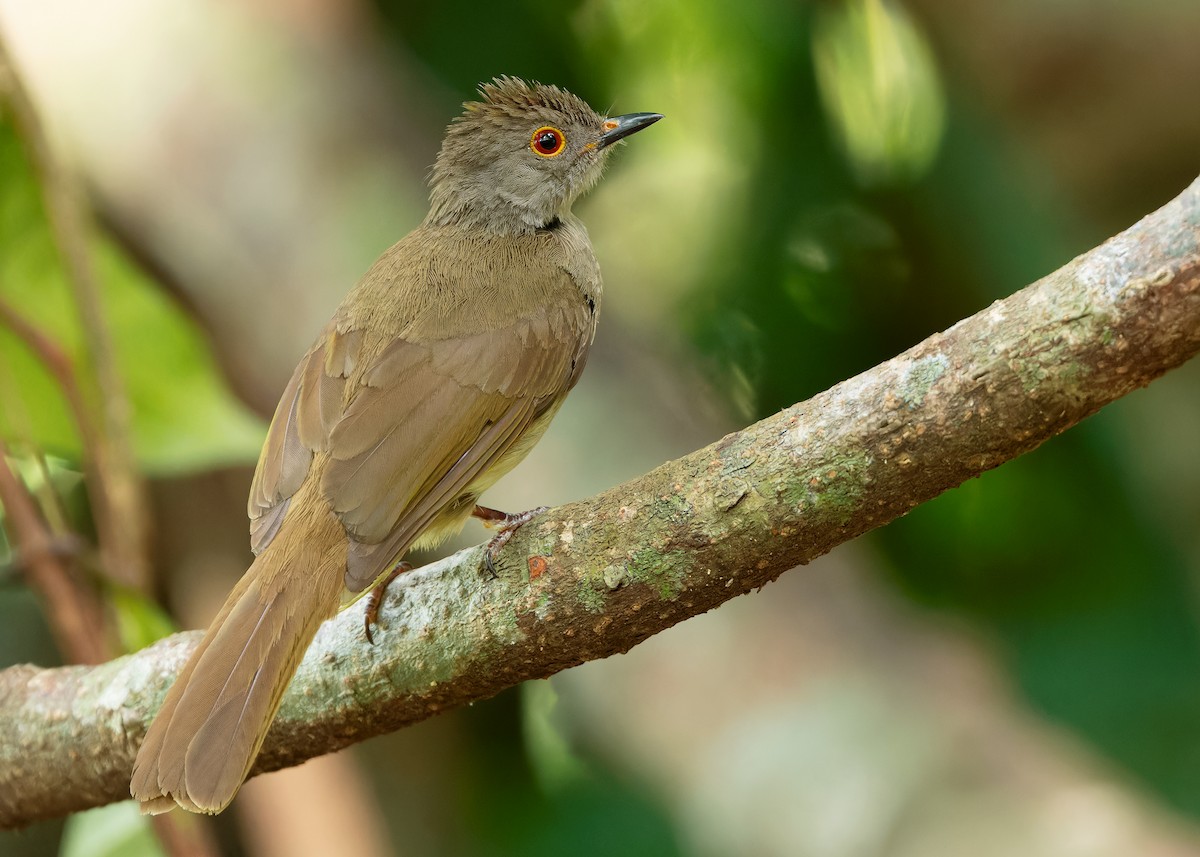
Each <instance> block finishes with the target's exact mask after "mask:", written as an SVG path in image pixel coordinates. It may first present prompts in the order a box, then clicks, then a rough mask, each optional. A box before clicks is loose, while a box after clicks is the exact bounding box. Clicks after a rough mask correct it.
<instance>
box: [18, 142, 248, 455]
mask: <svg viewBox="0 0 1200 857" xmlns="http://www.w3.org/2000/svg"><path fill="white" fill-rule="evenodd" d="M92 250H93V257H94V260H95V263H96V267H97V273H98V276H99V279H100V282H101V283H102V284H103V289H104V293H103V295H102V300H103V303H104V308H105V311H106V313H107V321H108V323H109V325H110V330H111V335H112V341H113V343H114V348H115V350H116V359H117V363H118V366H119V368H120V371H121V374H122V376H123V378H124V380H125V385H126V390H127V392H128V395H129V398H130V403H131V405H132V411H133V443H134V451H135V453H136V455H137V457H138V460H139V462H140V463H141V465H142V466H143V467H144V468H145V470H146V471H147V472H149V473H152V474H160V475H161V474H167V473H182V472H187V471H193V470H200V469H205V468H211V467H215V466H221V465H229V464H233V463H244V462H248V461H253V460H254V459H255V458H256V457H257V455H258V449H259V447H260V446H261V444H262V438H263V435H264V433H265V430H266V429H265V426H264V425H263V424H262V422H261V421H260V420H258V419H257V418H256V417H254V416H253V415H251V414H250V412H249V411H248V410H247V409H246V408H245V407H244V406H243V405H242V404H240V403H239V402H238V401H237V400H236V399H235V398H234V397H233V396H232V394H231V393H230V392H229V390H228V387H227V386H226V384H225V382H224V380H223V379H222V378H221V376H220V374H219V373H218V372H217V371H216V364H215V363H214V361H213V359H212V356H211V355H210V353H209V351H208V346H207V344H206V343H205V340H204V334H203V333H202V332H201V331H200V329H199V328H198V327H197V326H196V324H195V323H194V322H193V321H192V320H191V319H189V318H188V317H187V316H186V315H185V314H184V313H183V312H182V311H181V309H180V308H179V307H178V306H176V305H175V303H174V301H173V300H172V299H171V298H170V297H168V296H167V295H166V294H165V293H164V292H163V290H162V289H161V288H159V287H158V286H157V285H156V284H155V283H154V282H153V281H151V280H150V279H149V278H148V277H147V276H146V275H145V274H144V273H143V272H142V271H140V270H139V269H138V268H137V267H136V266H135V265H134V264H133V263H132V262H131V261H130V260H129V259H128V258H127V257H126V256H125V255H124V254H123V253H122V252H121V251H120V250H119V249H118V248H117V247H116V246H115V245H114V244H113V242H112V241H111V240H109V239H107V238H105V237H103V236H99V235H98V236H97V237H96V238H95V239H94V240H93V243H92ZM0 298H2V299H3V300H4V301H5V302H6V303H8V304H9V305H10V306H11V307H13V308H14V309H16V310H17V312H19V313H20V314H21V315H22V316H23V317H24V318H25V319H26V320H27V321H29V322H31V323H32V324H34V325H35V326H36V327H37V328H39V329H40V330H41V331H42V332H43V333H44V334H46V335H47V336H49V337H50V338H51V339H52V340H53V341H54V342H55V344H56V345H57V346H58V347H60V348H61V349H62V350H63V352H64V353H65V354H66V355H67V356H68V357H69V358H70V359H71V361H72V364H73V365H74V366H76V367H79V366H81V365H83V364H82V361H83V359H84V351H83V341H82V335H81V331H80V327H79V320H78V313H77V312H76V309H75V306H74V303H73V299H72V294H71V289H70V288H69V286H68V284H67V282H66V280H65V275H64V271H63V265H62V262H61V260H60V259H59V256H58V252H57V249H56V247H55V244H54V240H53V238H52V236H51V233H50V229H49V227H48V224H47V222H46V217H45V213H44V211H43V207H42V199H41V192H40V190H39V187H38V182H37V178H36V176H35V175H34V174H33V171H32V169H31V168H30V165H29V161H28V159H27V158H26V154H25V151H24V149H23V147H22V144H21V142H20V141H19V140H18V139H17V136H16V134H15V132H14V130H13V127H12V125H11V123H10V122H8V121H0ZM0 397H2V398H3V401H4V402H5V407H4V408H3V409H0V436H3V437H4V438H6V439H7V440H9V441H10V442H17V443H18V444H19V443H22V442H25V443H31V444H33V445H35V446H36V447H38V448H41V449H44V450H49V451H52V452H54V453H56V454H58V455H61V456H65V457H69V458H72V459H75V460H78V458H79V453H80V440H79V436H78V434H77V432H76V429H75V422H74V420H73V418H72V416H71V414H70V413H69V411H68V408H67V405H66V402H65V400H64V399H63V397H62V394H61V391H60V388H59V384H58V383H57V381H56V380H55V379H53V378H52V377H51V376H50V374H49V373H48V372H47V371H46V370H45V368H44V367H43V366H42V364H41V363H40V362H39V360H38V358H37V357H35V356H34V355H33V354H31V353H30V352H29V351H28V349H27V348H26V347H25V345H24V344H23V343H21V342H20V341H19V340H17V339H16V338H15V337H14V336H13V335H12V334H11V333H10V332H8V331H7V330H5V329H3V328H2V327H0Z"/></svg>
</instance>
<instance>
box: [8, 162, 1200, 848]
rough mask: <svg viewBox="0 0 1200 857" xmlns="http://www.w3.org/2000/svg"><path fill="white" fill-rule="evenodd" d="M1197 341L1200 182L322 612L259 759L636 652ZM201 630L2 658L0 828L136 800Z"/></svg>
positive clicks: (1183, 356)
mask: <svg viewBox="0 0 1200 857" xmlns="http://www.w3.org/2000/svg"><path fill="white" fill-rule="evenodd" d="M1197 351H1200V180H1197V181H1196V182H1194V183H1193V184H1192V185H1191V187H1189V188H1188V189H1187V190H1186V191H1185V192H1184V193H1183V194H1182V195H1180V196H1179V197H1178V198H1177V199H1175V200H1174V201H1172V202H1171V203H1169V204H1168V205H1167V206H1165V207H1164V208H1162V209H1161V210H1159V211H1158V212H1156V213H1154V214H1152V215H1150V216H1149V217H1146V218H1144V219H1143V220H1142V221H1141V222H1139V223H1138V224H1136V225H1135V226H1133V227H1131V228H1130V229H1128V230H1126V231H1125V232H1123V233H1122V234H1121V235H1118V236H1117V237H1116V238H1113V239H1112V240H1110V241H1108V242H1107V243H1105V244H1104V245H1103V246H1101V247H1099V248H1097V249H1095V250H1093V251H1091V252H1089V253H1087V254H1085V255H1084V256H1081V257H1079V258H1078V259H1076V260H1075V261H1073V262H1071V263H1070V264H1068V265H1066V266H1065V267H1063V268H1062V269H1060V270H1059V271H1057V272H1055V273H1053V274H1051V275H1049V276H1048V277H1045V278H1044V279H1042V280H1040V281H1038V282H1037V283H1035V284H1033V285H1032V286H1030V287H1028V288H1027V289H1025V290H1023V291H1021V292H1019V293H1017V294H1015V295H1013V296H1012V297H1010V298H1008V299H1006V300H1003V301H998V302H996V303H995V304H993V305H992V306H991V307H989V308H987V309H985V310H983V311H982V312H980V313H977V314H976V315H974V316H972V317H971V318H969V319H967V320H965V321H963V322H960V323H959V324H957V325H955V326H954V327H953V328H951V329H950V330H948V331H946V332H945V333H940V334H937V335H935V336H932V337H930V338H929V339H927V340H925V341H924V342H922V343H921V344H919V345H917V346H916V347H914V348H912V349H910V350H909V351H907V352H905V353H904V354H901V355H900V356H898V357H896V358H894V359H892V360H889V361H888V362H886V363H884V364H882V365H880V366H877V367H875V368H874V369H871V370H870V371H868V372H865V373H863V374H862V375H859V376H857V377H855V378H851V379H850V380H848V381H844V382H842V383H841V384H838V385H837V386H836V387H834V388H833V389H831V390H829V391H827V392H825V393H822V394H820V395H819V396H816V397H815V398H813V399H811V400H809V401H808V402H804V403H802V404H799V405H795V406H793V407H791V408H788V409H787V410H784V411H782V412H780V413H778V414H776V415H775V416H773V417H770V418H769V419H766V420H763V421H762V422H759V423H757V424H755V425H753V426H750V427H749V428H747V429H745V430H744V431H741V432H737V433H735V434H731V435H729V436H728V437H725V438H724V439H722V440H720V441H719V442H717V443H715V444H713V445H711V446H708V447H706V448H704V449H701V450H699V451H697V452H694V453H692V454H691V455H688V456H686V457H684V458H681V459H679V460H677V461H672V462H669V463H667V464H664V465H663V466H661V467H659V468H658V469H656V470H654V471H652V472H651V473H648V474H646V475H645V476H643V477H641V478H639V479H636V480H633V481H632V482H629V483H626V484H625V485H622V486H620V487H618V488H614V489H612V490H610V491H607V492H605V493H603V494H601V495H599V496H597V497H594V498H591V499H589V500H585V501H582V502H579V503H573V504H571V505H568V506H563V507H561V508H558V509H555V510H552V511H551V512H548V513H546V514H545V515H544V516H543V517H541V518H538V519H537V520H535V521H534V522H533V523H531V524H529V525H528V526H526V527H525V528H524V529H522V530H521V531H520V532H519V533H518V535H517V536H516V538H514V539H513V541H512V542H511V543H510V545H509V546H508V548H506V550H505V553H504V554H503V556H502V559H503V560H506V565H504V566H503V567H502V569H501V574H500V577H499V579H497V580H489V579H487V577H486V575H484V574H482V573H481V571H480V553H479V550H478V549H477V548H475V549H471V550H468V551H463V552H461V553H459V554H457V555H455V556H453V557H450V558H448V559H446V560H443V561H442V562H439V563H435V564H433V565H431V566H427V567H426V568H423V569H419V570H417V571H414V572H410V573H408V574H406V575H404V576H403V577H401V578H400V579H399V580H398V581H396V583H394V584H393V585H392V587H391V589H390V590H389V592H388V597H387V599H386V603H385V605H384V609H383V612H382V618H381V628H380V633H379V634H377V635H376V645H374V646H370V645H368V644H367V643H366V641H365V639H364V637H363V633H362V623H363V616H362V609H363V608H362V603H361V602H360V603H359V605H358V606H356V607H354V608H351V609H350V610H347V611H346V612H344V613H342V614H341V615H340V616H338V617H337V618H336V619H334V620H332V621H331V622H328V623H326V624H325V626H324V627H322V629H321V631H320V633H319V634H318V636H317V639H316V641H315V642H314V643H313V646H312V648H311V649H310V650H309V652H308V655H307V656H306V658H305V660H304V663H303V664H302V666H301V668H300V671H299V673H298V674H297V676H296V679H295V681H294V682H293V683H292V685H291V687H290V688H289V690H288V693H287V695H286V697H285V699H284V703H283V708H282V709H281V710H280V713H279V716H278V718H277V719H276V721H275V724H274V726H273V727H272V730H271V733H270V735H269V736H268V738H267V741H266V744H265V746H264V748H263V753H262V755H261V756H260V758H259V760H258V763H257V766H256V771H257V772H263V771H269V770H274V769H277V768H281V767H285V766H288V765H294V764H298V763H300V762H302V761H304V760H305V759H308V758H311V757H312V756H316V755H319V754H322V753H327V752H330V751H332V750H336V749H338V748H340V747H344V746H347V745H348V744H352V743H355V742H357V741H361V740H364V739H366V738H369V737H371V736H373V735H378V734H381V733H384V732H389V731H392V730H395V729H398V728H400V727H402V726H405V725H407V724H410V723H414V722H416V721H419V720H422V719H424V718H426V717H429V716H432V715H434V714H437V713H438V712H441V711H444V710H446V709H447V708H453V707H455V706H458V705H462V704H464V703H467V702H471V701H474V700H478V699H485V698H487V697H490V696H492V695H494V694H496V693H498V692H499V691H501V690H503V689H504V688H506V687H509V686H511V685H514V684H516V683H518V682H520V681H524V680H526V679H534V678H543V677H545V676H549V675H551V674H553V673H555V672H558V671H559V670H562V669H565V668H567V667H569V666H573V665H575V664H578V663H582V662H583V661H587V660H592V659H595V658H602V657H605V656H607V655H611V654H615V653H618V652H624V651H627V650H628V649H630V648H631V647H632V646H634V645H636V644H637V643H638V642H640V641H641V640H644V639H646V638H647V637H649V636H651V635H652V634H655V633H657V632H658V631H661V630H663V629H665V628H668V627H670V626H671V625H673V624H675V623H676V622H679V621H681V620H683V619H686V618H688V617H689V616H694V615H696V614H698V613H702V612H704V611H706V610H710V609H712V608H713V607H716V606H717V605H719V604H721V603H722V602H724V601H727V600H728V599H730V598H732V597H733V596H735V595H739V594H742V593H744V592H749V591H751V590H753V589H757V588H759V587H761V586H763V585H764V584H766V583H768V582H769V581H771V580H773V579H775V578H776V577H778V576H779V575H780V574H781V573H782V572H784V571H786V570H787V569H789V568H792V567H794V566H797V565H802V564H804V563H807V562H809V561H810V560H812V559H814V558H816V557H818V556H820V555H821V554H824V553H826V552H827V551H829V550H830V549H831V548H833V547H834V546H835V545H838V544H841V543H842V542H845V541H847V540H849V539H852V538H854V537H855V536H858V535H860V534H862V533H865V532H867V531H868V530H870V529H873V528H874V527H878V526H880V525H882V524H884V523H887V522H888V521H891V520H893V519H894V518H897V517H899V516H900V515H903V514H904V513H905V512H907V511H908V510H909V509H911V508H912V507H913V506H916V505H917V504H919V503H922V502H924V501H926V500H929V499H931V498H933V497H935V496H936V495H938V494H940V493H941V492H943V491H945V490H947V489H949V488H952V487H954V486H956V485H958V484H960V483H962V482H963V481H964V480H966V479H970V478H971V477H973V476H976V475H978V474H979V473H981V472H982V471H984V470H987V469H988V468H991V467H995V466H997V465H999V464H1001V463H1002V462H1005V461H1008V460H1009V459H1012V458H1015V457H1016V456H1018V455H1020V454H1022V453H1024V452H1028V451H1029V450H1031V449H1033V448H1034V447H1036V446H1038V445H1039V444H1040V443H1042V442H1043V441H1045V440H1047V439H1049V438H1051V437H1053V436H1054V435H1056V434H1058V433H1059V432H1061V431H1063V430H1065V429H1066V428H1068V427H1070V426H1072V425H1074V424H1075V423H1077V422H1079V421H1080V420H1082V419H1083V418H1084V417H1087V416H1088V415H1090V414H1092V413H1094V412H1095V411H1097V410H1098V409H1099V408H1101V407H1102V406H1104V405H1105V404H1107V403H1109V402H1111V401H1113V400H1114V399H1117V398H1119V397H1121V396H1123V395H1125V394H1126V393H1128V392H1130V391H1132V390H1134V389H1136V388H1138V387H1141V386H1143V385H1145V384H1147V383H1148V382H1150V381H1151V380H1153V379H1154V378H1156V377H1158V376H1159V375H1162V374H1163V373H1164V372H1166V371H1167V370H1169V369H1171V368H1173V367H1175V366H1178V365H1179V364H1181V363H1183V362H1184V361H1185V360H1187V359H1188V358H1190V357H1192V356H1193V355H1194V354H1196V352H1197ZM199 636H200V635H199V634H198V633H195V632H193V633H187V634H176V635H175V636H173V637H170V638H168V639H166V640H162V641H160V642H159V643H158V644H156V645H154V646H152V647H151V648H149V649H146V650H143V651H141V652H138V653H136V654H134V655H130V656H128V657H125V658H121V659H119V660H116V661H112V662H109V663H107V664H103V665H100V666H98V667H64V668H60V669H49V670H47V669H38V668H34V667H14V668H12V669H9V670H6V671H5V672H3V673H0V720H2V721H3V722H4V723H5V724H8V728H7V729H5V730H4V734H3V735H2V736H0V827H14V826H18V825H23V824H27V823H29V822H31V821H33V820H35V819H41V818H48V817H51V816H56V815H61V814H64V813H67V812H72V811H75V810H80V809H84V808H86V807H90V806H96V805H98V804H102V803H106V802H109V801H112V800H116V799H119V798H122V797H125V796H126V795H127V792H128V779H129V771H130V768H131V765H132V761H133V756H134V751H135V749H136V747H137V744H138V742H139V741H140V740H141V737H142V735H143V733H144V731H145V728H146V724H147V723H148V721H149V719H150V715H151V714H152V713H153V711H154V710H155V709H156V707H157V705H158V704H159V702H160V700H161V699H162V696H163V694H164V692H165V690H166V687H167V685H168V684H169V683H170V681H171V680H172V679H173V678H174V675H175V673H176V672H177V670H178V669H179V668H180V667H181V666H182V665H183V662H184V659H185V658H186V657H187V654H188V652H189V651H190V650H191V648H192V646H194V645H195V644H196V641H197V640H198V639H199Z"/></svg>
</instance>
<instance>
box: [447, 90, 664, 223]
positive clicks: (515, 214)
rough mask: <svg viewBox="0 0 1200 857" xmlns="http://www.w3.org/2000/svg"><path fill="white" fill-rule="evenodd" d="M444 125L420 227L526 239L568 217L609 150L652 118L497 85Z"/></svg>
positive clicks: (654, 117)
mask: <svg viewBox="0 0 1200 857" xmlns="http://www.w3.org/2000/svg"><path fill="white" fill-rule="evenodd" d="M479 94H480V95H481V96H482V100H481V101H470V102H467V103H466V104H465V105H463V106H464V107H465V108H466V110H465V111H464V112H463V114H462V115H461V116H459V117H458V118H456V119H455V120H454V121H453V122H451V123H450V127H449V128H447V129H446V136H445V139H444V140H443V142H442V149H441V151H440V152H439V153H438V157H437V163H436V164H435V165H434V168H433V181H432V186H433V188H432V192H431V194H430V212H429V217H428V218H427V219H426V223H431V224H434V225H448V224H456V223H457V224H463V225H470V226H475V227H482V228H485V229H488V230H489V231H493V232H530V231H533V230H535V229H542V228H545V227H547V226H549V225H551V224H553V223H554V222H555V221H556V220H557V219H558V218H559V217H562V216H564V215H566V214H568V213H569V211H570V208H571V203H572V202H574V201H575V198H576V197H578V196H579V195H580V194H581V193H583V192H584V191H585V190H587V189H588V188H590V187H591V186H592V185H593V184H595V183H596V180H597V179H599V178H600V173H601V172H602V171H603V169H604V162H605V161H606V160H607V158H608V155H609V153H610V152H611V151H612V144H613V143H616V142H617V141H619V140H623V139H624V138H626V137H628V136H629V135H630V134H633V133H634V132H636V131H640V130H641V129H642V128H645V127H647V126H649V125H652V124H653V123H655V122H657V121H658V120H659V119H661V118H662V116H661V115H660V114H658V113H629V114H626V115H623V116H611V117H605V116H601V115H599V114H598V113H596V111H594V110H593V109H592V108H591V107H589V106H588V105H587V103H586V102H585V101H584V100H583V99H581V98H579V97H578V96H575V95H572V94H571V93H569V92H567V91H566V90H563V89H559V88H558V87H557V86H546V85H543V84H539V83H532V84H531V83H526V82H525V81H523V80H518V79H517V78H513V77H499V78H496V79H495V80H494V81H492V82H491V83H485V84H483V85H482V86H480V87H479Z"/></svg>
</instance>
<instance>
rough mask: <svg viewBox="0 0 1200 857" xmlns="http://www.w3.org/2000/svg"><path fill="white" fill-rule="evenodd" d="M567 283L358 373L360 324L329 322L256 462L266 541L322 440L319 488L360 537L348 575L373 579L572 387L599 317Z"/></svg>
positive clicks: (391, 353) (254, 497) (396, 343)
mask: <svg viewBox="0 0 1200 857" xmlns="http://www.w3.org/2000/svg"><path fill="white" fill-rule="evenodd" d="M572 291H574V290H572ZM566 294H567V295H568V298H569V299H564V300H562V301H559V302H557V303H556V304H554V305H551V306H546V307H540V308H538V309H536V310H534V311H533V312H532V313H531V314H529V315H526V316H524V317H521V318H519V319H517V320H516V321H515V322H514V323H513V324H510V325H506V326H504V327H501V328H498V329H495V330H490V331H484V332H478V333H474V334H470V335H465V336H458V337H450V338H445V339H434V340H422V339H419V338H403V337H399V338H396V339H394V340H392V341H391V342H390V343H389V344H387V345H386V346H385V347H384V348H383V349H382V350H381V351H380V352H379V356H378V358H377V359H376V360H375V361H374V362H373V363H372V365H370V366H368V367H365V368H364V370H363V371H362V372H361V373H354V371H353V370H354V367H353V365H352V364H350V361H351V360H352V358H353V355H354V353H355V349H351V350H349V352H348V353H343V352H344V351H345V350H346V349H345V345H346V344H348V343H349V342H350V341H351V340H352V339H353V338H354V337H355V336H360V335H362V333H361V332H360V331H355V330H350V331H339V330H338V329H337V328H336V327H333V328H330V329H327V331H326V333H325V335H324V336H323V337H322V338H321V339H320V340H318V343H317V345H316V346H314V348H313V349H312V350H311V351H310V352H309V353H308V354H307V355H306V356H305V358H304V360H303V361H302V362H301V364H300V366H299V367H298V368H297V369H296V374H295V375H294V376H293V378H292V382H291V384H289V386H288V389H287V391H286V392H285V394H284V400H283V401H282V402H281V403H280V405H279V409H278V411H277V412H276V415H275V419H274V420H273V421H272V424H271V430H270V432H269V434H268V438H267V444H266V447H265V448H264V450H263V454H262V458H261V459H260V461H259V467H258V471H257V472H256V473H255V480H254V487H253V489H252V491H251V499H250V508H251V517H252V519H253V522H252V525H251V529H252V533H253V534H254V536H253V539H254V543H255V547H256V549H257V550H262V549H263V548H264V547H265V546H266V544H267V543H269V541H270V538H271V537H272V536H273V535H274V533H275V532H276V531H277V530H278V527H279V524H280V523H281V522H282V519H283V516H284V515H286V514H287V503H288V498H289V497H290V496H291V495H292V494H293V493H294V492H295V491H296V490H297V489H298V488H299V485H300V484H301V483H302V482H303V481H304V478H305V477H306V475H307V473H308V470H309V468H310V467H311V464H312V461H313V454H314V452H317V453H325V454H326V455H327V456H328V458H327V460H325V461H324V463H323V466H322V467H321V471H322V472H321V476H320V478H321V488H322V493H324V495H325V496H326V497H327V498H328V499H329V501H330V504H331V505H332V507H333V510H334V511H335V512H336V513H337V515H338V517H339V518H340V519H341V521H342V524H343V526H344V527H345V528H346V532H347V534H348V535H349V537H350V551H349V555H348V559H347V572H346V585H347V587H348V588H349V589H350V590H351V591H352V592H360V591H362V590H364V589H366V588H367V587H368V586H370V585H371V584H372V583H373V582H374V581H375V580H376V579H377V578H378V577H379V576H380V575H382V574H383V573H385V572H386V571H387V570H388V568H389V567H390V565H391V564H392V563H393V562H394V561H395V560H396V559H398V558H399V556H400V555H401V554H402V553H403V551H405V550H406V549H407V548H408V546H409V545H411V544H412V542H413V541H414V540H415V539H416V538H417V536H419V535H420V533H421V532H422V530H424V529H425V528H426V527H427V526H428V525H429V524H430V522H431V521H432V520H433V519H434V518H435V517H436V516H437V514H438V513H439V512H441V511H442V510H443V509H444V508H446V506H447V505H449V504H450V503H453V502H454V501H455V500H456V499H458V498H459V497H460V496H461V495H462V494H463V492H464V491H465V490H466V489H467V488H468V487H469V486H470V485H471V484H472V483H473V482H475V481H476V480H477V479H478V478H479V477H480V476H481V474H483V473H485V472H486V471H487V470H488V469H489V468H490V466H491V465H492V464H494V463H495V462H496V461H497V460H498V459H499V458H501V457H502V456H503V455H504V454H505V452H507V451H508V450H509V449H511V447H512V446H513V444H514V443H515V442H516V441H517V439H518V438H520V437H521V435H522V434H524V432H525V431H526V430H527V429H528V428H529V426H530V424H531V423H532V422H533V421H534V420H536V419H537V417H538V416H540V415H541V414H542V413H544V412H545V410H546V409H547V408H548V407H550V406H551V405H552V404H554V403H555V402H556V401H557V400H558V399H559V398H560V397H561V396H563V395H565V394H566V392H567V391H568V390H569V389H570V386H571V385H572V384H573V382H574V380H575V378H576V377H577V376H578V372H577V371H576V370H577V369H579V368H582V362H583V360H584V358H585V357H586V352H587V348H588V345H589V344H590V342H591V330H592V319H591V316H590V313H589V311H588V309H587V307H586V306H585V304H584V301H583V298H582V296H580V295H579V294H578V292H577V291H575V292H574V294H570V293H566ZM351 374H355V375H357V383H355V382H354V381H350V382H349V383H350V384H351V385H352V387H351V389H349V390H347V389H346V385H347V379H348V377H349V376H350V375H351ZM256 511H257V512H258V514H257V515H256V514H255V512H256Z"/></svg>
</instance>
